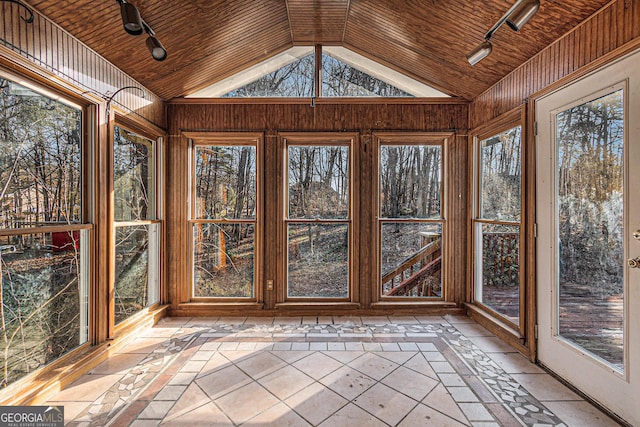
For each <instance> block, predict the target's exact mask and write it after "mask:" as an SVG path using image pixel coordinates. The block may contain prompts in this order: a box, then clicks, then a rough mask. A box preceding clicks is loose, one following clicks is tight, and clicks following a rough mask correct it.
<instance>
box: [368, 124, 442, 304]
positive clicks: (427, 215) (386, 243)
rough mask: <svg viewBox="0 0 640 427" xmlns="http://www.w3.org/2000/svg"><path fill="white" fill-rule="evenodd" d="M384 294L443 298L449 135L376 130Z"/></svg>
mask: <svg viewBox="0 0 640 427" xmlns="http://www.w3.org/2000/svg"><path fill="white" fill-rule="evenodd" d="M376 139H377V143H378V163H379V167H378V215H377V217H378V219H377V225H378V241H379V242H380V243H379V253H378V260H379V266H380V267H379V280H380V281H379V288H378V291H377V293H378V296H379V297H380V298H382V299H399V298H442V296H443V293H442V288H443V281H442V278H443V274H442V272H443V263H442V259H443V256H442V255H443V250H444V249H445V248H443V244H442V243H443V233H444V232H445V230H444V228H445V227H444V225H445V222H444V210H443V208H444V206H443V200H444V199H443V191H444V181H443V165H444V149H445V142H446V137H444V138H443V137H439V136H436V135H429V134H406V135H403V134H377V135H376Z"/></svg>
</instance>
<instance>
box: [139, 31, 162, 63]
mask: <svg viewBox="0 0 640 427" xmlns="http://www.w3.org/2000/svg"><path fill="white" fill-rule="evenodd" d="M142 26H143V27H144V30H145V31H146V32H147V34H148V35H149V37H147V49H149V52H151V56H153V59H155V60H156V61H164V60H165V59H167V50H166V49H165V48H164V46H162V43H160V40H158V38H157V37H156V33H154V32H153V30H152V29H151V27H149V26H148V25H147V23H146V22H144V21H142Z"/></svg>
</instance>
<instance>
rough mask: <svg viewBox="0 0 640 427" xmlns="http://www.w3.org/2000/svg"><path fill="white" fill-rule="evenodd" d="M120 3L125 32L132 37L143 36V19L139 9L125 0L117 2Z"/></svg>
mask: <svg viewBox="0 0 640 427" xmlns="http://www.w3.org/2000/svg"><path fill="white" fill-rule="evenodd" d="M117 1H118V3H120V15H122V26H123V27H124V30H125V31H126V32H127V33H129V34H131V35H132V36H139V35H140V34H142V31H143V29H142V18H141V17H140V12H139V11H138V8H137V7H135V6H134V5H133V4H131V3H127V2H126V1H125V0H117Z"/></svg>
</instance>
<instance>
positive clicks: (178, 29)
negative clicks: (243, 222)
mask: <svg viewBox="0 0 640 427" xmlns="http://www.w3.org/2000/svg"><path fill="white" fill-rule="evenodd" d="M514 1H515V0H483V1H470V0H394V1H390V0H130V3H133V4H135V5H136V6H137V7H138V9H139V10H140V14H141V15H142V17H143V19H144V20H145V21H146V22H147V23H148V24H149V25H150V26H151V28H153V30H154V31H155V32H156V34H157V37H158V38H159V39H160V40H161V41H162V43H163V44H164V46H165V47H166V49H167V51H168V57H167V59H166V60H165V61H163V62H156V61H154V60H153V59H152V58H151V55H150V54H149V52H148V51H147V48H146V46H145V37H144V36H138V37H135V36H131V35H128V34H127V33H125V31H124V30H123V28H122V22H121V19H120V9H119V6H118V4H117V2H116V0H103V1H97V0H27V3H28V4H29V5H31V6H32V7H34V8H35V9H36V10H38V11H39V12H41V13H42V14H44V15H45V16H47V17H49V18H50V19H51V20H53V21H54V22H56V23H57V24H58V25H60V26H61V27H62V28H64V29H65V30H67V31H68V32H69V33H71V34H73V35H74V36H76V37H77V38H78V39H80V40H81V41H82V42H84V43H85V44H87V45H88V46H89V47H91V48H92V49H94V50H95V51H96V52H98V53H99V54H101V55H102V56H104V57H105V58H106V59H107V60H109V61H111V62H112V63H113V64H115V65H116V66H118V67H119V68H120V69H122V70H123V71H125V72H126V73H128V74H129V75H131V76H132V77H133V78H135V79H136V80H138V81H139V82H140V83H142V84H143V85H144V86H146V87H147V88H148V89H150V90H151V91H153V92H154V93H156V94H157V95H158V96H160V97H162V98H164V99H167V100H168V99H172V98H177V97H182V96H185V95H188V94H190V93H192V92H195V91H196V90H198V89H200V88H202V87H205V86H208V85H210V84H212V83H215V82H217V81H219V80H221V79H223V78H226V77H229V76H231V75H233V74H235V73H237V72H238V71H241V70H243V69H245V68H247V67H249V66H251V65H254V64H257V63H259V62H261V61H263V60H265V59H267V58H269V57H271V56H273V55H275V54H277V53H280V52H282V51H285V50H286V49H288V48H290V47H291V46H294V45H313V44H326V45H342V46H345V47H347V48H349V49H351V50H353V51H355V52H357V53H360V54H362V55H364V56H366V57H368V58H370V59H372V60H375V61H377V62H379V63H382V64H384V65H387V66H389V67H391V68H394V69H396V70H397V71H400V72H402V73H404V74H407V75H409V76H411V77H413V78H415V79H417V80H419V81H421V82H423V83H426V84H429V85H431V86H433V87H435V88H436V89H439V90H442V91H443V92H446V93H449V94H451V95H453V96H459V97H462V98H465V99H473V98H474V97H476V96H477V95H479V94H480V93H482V92H483V91H484V90H486V89H487V88H489V87H490V86H492V85H493V84H494V83H496V82H497V81H498V80H500V79H501V78H502V77H503V76H505V75H506V74H508V73H509V72H510V71H512V70H513V69H515V68H516V67H518V66H519V65H520V64H522V63H523V62H524V61H526V60H527V59H528V58H530V57H531V56H533V55H535V54H536V53H537V52H539V51H540V50H542V49H543V48H544V47H546V46H547V45H549V44H550V43H551V42H553V41H555V40H556V39H558V38H559V37H560V36H562V35H563V34H565V33H566V32H567V31H569V30H570V29H572V28H573V27H575V26H576V25H578V24H579V23H580V22H582V21H583V20H585V19H586V18H587V17H589V16H590V15H591V14H593V13H594V12H595V11H597V10H598V9H600V8H601V7H603V6H604V5H605V4H607V3H608V2H609V0H541V1H540V3H541V6H540V10H539V11H538V13H537V14H536V15H535V16H534V17H533V18H532V19H531V20H530V21H529V23H527V25H525V27H524V28H523V29H522V30H521V31H520V32H519V33H516V32H514V31H512V30H511V29H509V28H508V27H507V26H506V25H504V26H503V27H501V28H500V29H499V30H498V31H497V32H496V33H495V35H494V36H493V38H492V43H493V53H492V54H491V55H490V56H489V57H487V58H486V59H484V60H483V61H481V62H480V63H479V64H477V65H476V66H474V67H472V66H470V65H469V64H468V63H467V60H466V58H465V55H466V53H467V52H468V51H470V50H471V49H472V48H473V47H475V46H476V45H477V44H478V43H480V42H481V41H482V39H483V35H484V33H485V32H486V31H487V30H488V29H489V28H490V27H491V26H492V25H493V24H494V23H495V22H496V21H497V20H498V19H499V18H500V17H501V16H502V15H503V14H504V13H505V12H506V11H507V10H508V9H509V7H511V5H512V4H513V2H514Z"/></svg>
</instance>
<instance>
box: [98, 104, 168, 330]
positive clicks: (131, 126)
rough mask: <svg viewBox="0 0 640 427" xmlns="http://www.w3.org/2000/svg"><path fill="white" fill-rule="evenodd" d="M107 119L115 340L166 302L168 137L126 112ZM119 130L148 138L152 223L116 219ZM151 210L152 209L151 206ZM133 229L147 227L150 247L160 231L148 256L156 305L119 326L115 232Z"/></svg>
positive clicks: (111, 301) (111, 318) (110, 325)
mask: <svg viewBox="0 0 640 427" xmlns="http://www.w3.org/2000/svg"><path fill="white" fill-rule="evenodd" d="M107 117H108V119H109V120H108V130H109V133H108V138H107V139H108V142H109V144H108V149H109V165H108V188H109V194H110V195H109V221H108V222H109V236H110V238H109V248H108V250H109V280H108V294H107V295H109V297H108V316H107V324H108V335H107V336H108V337H112V336H114V335H117V334H119V332H120V331H122V330H125V329H127V328H128V327H130V326H131V325H133V324H135V323H136V322H137V321H139V320H140V319H141V318H142V317H144V316H145V315H146V314H147V313H149V312H151V311H153V310H155V309H157V308H158V307H159V306H161V305H162V304H163V303H164V300H165V296H164V295H165V289H164V259H163V258H164V255H163V254H164V245H165V238H164V235H165V221H164V197H163V194H164V193H163V189H164V176H163V174H164V168H163V163H164V139H165V133H164V131H163V130H162V129H160V128H157V127H155V126H153V125H151V124H149V123H147V122H143V121H142V120H139V119H136V118H134V117H132V116H131V115H130V114H128V113H126V112H124V111H123V110H121V109H119V108H117V107H114V106H110V111H108V114H107ZM116 126H117V127H119V128H121V129H124V130H126V131H128V132H131V133H134V134H136V135H138V136H140V137H142V138H145V139H147V140H149V141H150V142H151V144H150V145H151V146H152V150H151V152H152V155H153V174H154V177H153V184H152V185H153V188H154V197H153V199H152V200H150V205H151V204H153V214H149V215H147V216H148V217H149V218H150V219H144V220H127V221H119V220H116V219H115V213H114V209H115V202H114V194H115V191H114V187H115V182H114V166H115V165H114V161H115V156H114V154H115V153H114V147H115V127H116ZM149 209H150V210H151V206H149ZM131 226H145V227H147V233H148V236H149V243H151V242H152V239H151V238H150V235H151V228H152V227H157V234H158V238H157V243H158V247H157V250H156V251H155V252H156V253H155V254H153V253H152V249H151V247H150V246H149V249H148V250H149V255H148V267H147V268H148V269H149V270H148V278H147V280H148V281H150V280H152V278H154V279H155V280H156V281H157V288H156V291H157V294H158V297H157V301H155V302H153V303H151V304H148V305H147V306H145V307H143V308H141V309H140V310H138V312H136V313H134V314H132V315H131V316H129V317H127V318H125V319H123V320H122V321H121V322H119V323H115V279H116V277H115V266H116V262H115V240H116V230H117V228H120V227H131ZM152 255H155V258H156V260H155V261H156V262H155V265H154V263H153V262H152ZM154 266H155V267H156V270H157V271H155V272H152V271H151V269H152V268H153V267H154ZM147 286H149V282H147Z"/></svg>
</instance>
